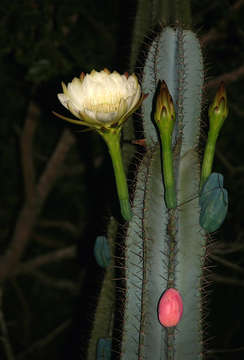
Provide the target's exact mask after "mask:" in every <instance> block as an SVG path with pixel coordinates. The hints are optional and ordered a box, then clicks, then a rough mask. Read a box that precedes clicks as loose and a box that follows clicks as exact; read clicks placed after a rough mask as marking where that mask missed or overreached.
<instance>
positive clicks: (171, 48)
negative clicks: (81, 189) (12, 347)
mask: <svg viewBox="0 0 244 360" xmlns="http://www.w3.org/2000/svg"><path fill="white" fill-rule="evenodd" d="M149 3H150V2H149V1H148V2H147V1H146V0H141V1H139V5H138V13H139V14H141V15H142V14H144V15H145V16H146V14H145V12H146V11H147V12H149V9H150V6H149ZM156 3H157V4H158V5H159V4H160V1H154V2H153V7H152V9H151V10H152V11H151V14H149V15H148V16H152V19H151V21H149V20H148V19H147V21H145V22H144V27H143V31H144V32H145V31H148V30H149V28H150V26H153V25H155V24H156V23H157V22H158V21H159V18H158V16H159V15H157V16H156V14H157V12H156V11H155V6H156V5H155V4H156ZM165 3H167V4H168V5H167V6H168V7H169V8H170V4H171V2H170V1H166V2H164V4H165ZM172 3H174V1H173V2H172ZM175 3H176V4H178V2H177V1H176V2H175ZM184 3H185V2H184ZM167 6H166V7H167ZM164 8H165V7H164ZM187 9H188V8H187ZM171 10H172V9H171ZM188 10H189V9H188ZM188 10H187V18H188V16H189V11H188ZM159 13H160V12H159ZM179 13H180V10H179V9H178V14H179ZM153 14H154V15H153ZM181 15H182V14H181ZM153 16H154V17H153ZM169 18H170V19H171V16H169ZM171 20H172V19H171ZM174 20H179V19H178V18H177V16H176V17H175V18H174ZM180 20H182V19H180ZM136 22H137V27H139V25H140V21H139V20H138V18H136ZM138 24H139V25H138ZM188 25H189V22H188ZM138 34H139V35H140V36H139V40H141V38H142V37H141V34H140V32H139V31H138V29H137V30H136V31H135V37H136V35H138ZM138 49H139V47H138V44H137V45H136V46H135V47H134V50H133V52H132V64H135V58H136V56H137V55H138V52H139V50H138ZM203 77H204V76H203V60H202V54H201V48H200V45H199V41H198V39H197V37H196V36H195V34H194V33H193V32H192V31H191V30H189V29H186V28H185V27H184V26H183V25H181V23H180V22H177V25H176V26H175V27H174V28H172V27H168V26H166V27H164V26H161V27H160V29H158V30H157V31H156V36H154V39H153V40H152V42H151V44H150V46H149V47H148V51H147V55H146V59H145V64H144V68H143V72H142V89H143V92H144V93H146V94H148V96H147V98H146V99H145V100H144V102H143V104H142V108H141V116H142V123H143V132H144V137H145V143H146V151H145V154H144V156H143V158H142V160H141V161H140V163H139V165H138V169H137V174H136V176H135V180H134V186H133V190H134V194H133V202H132V213H133V216H132V219H131V221H130V222H129V223H128V224H127V225H126V229H125V231H124V233H125V239H124V252H123V256H124V272H125V285H124V287H125V288H124V293H122V295H123V296H124V298H123V301H122V303H123V305H124V306H123V324H122V329H121V330H122V331H121V335H120V336H119V358H120V359H121V360H139V359H143V360H149V359H155V360H156V359H157V360H159V359H160V360H164V359H167V360H173V359H174V360H185V359H186V360H196V359H203V358H204V347H203V329H204V326H203V313H202V307H203V298H204V295H205V294H204V293H203V291H204V276H203V269H204V265H205V257H206V246H207V239H208V233H207V232H206V231H205V230H204V229H203V228H202V227H201V226H200V225H199V215H200V210H201V209H200V205H199V191H200V156H199V153H198V138H199V132H200V116H201V103H202V89H203ZM160 81H165V83H166V84H167V86H168V89H169V92H170V94H171V96H172V98H173V102H174V106H175V114H176V121H175V126H174V130H173V136H172V150H173V174H174V180H175V185H174V186H175V192H176V202H177V205H176V207H175V208H170V209H169V208H168V207H167V202H166V201H165V188H164V182H163V174H162V150H161V142H160V136H159V135H158V132H157V129H156V127H155V123H154V111H155V94H157V87H158V84H159V82H160ZM131 133H132V127H131V124H129V125H127V124H126V130H125V138H127V139H128V138H130V137H131ZM130 146H131V145H126V148H125V154H126V161H128V159H131V158H132V154H131V153H130V151H131V150H130V149H131V147H130ZM128 154H129V156H128ZM113 228H114V230H113V231H112V230H111V229H113ZM109 229H110V230H109V232H110V241H111V242H113V241H115V234H116V231H117V227H116V225H115V223H114V220H112V222H111V224H110V227H109ZM113 237H114V239H113ZM110 271H113V270H112V267H111V265H110V266H109V267H108V268H107V269H106V272H107V273H109V272H110ZM107 276H108V275H105V279H107ZM106 286H107V287H108V286H111V284H110V285H109V284H108V282H107V281H105V282H104V287H106ZM120 286H121V284H120ZM104 287H103V293H101V296H100V299H99V308H100V309H101V304H104V306H105V304H106V303H107V301H109V295H108V294H107V295H106V296H104ZM170 288H174V289H176V290H177V293H178V294H179V298H178V299H181V298H182V301H183V315H182V318H181V319H180V317H181V314H179V315H180V316H179V319H180V320H179V321H178V320H177V322H176V323H177V326H176V327H167V326H163V325H162V323H161V321H159V308H160V311H162V312H164V309H161V305H162V306H164V301H163V302H160V299H162V296H163V294H164V293H165V291H166V290H167V289H170ZM111 291H112V292H114V288H113V290H111ZM174 301H175V304H176V305H177V301H178V302H179V300H177V299H176V300H174ZM120 304H121V301H120ZM159 305H160V306H159ZM178 305H179V304H178ZM178 305H177V306H178ZM180 308H181V307H180ZM114 309H115V310H114ZM181 309H182V308H181ZM113 311H115V312H116V308H114V307H113ZM117 311H120V312H121V309H117ZM105 312H106V314H105ZM104 316H105V317H107V318H109V317H111V313H110V311H109V309H108V308H107V307H106V310H104ZM94 327H97V328H98V327H99V328H100V329H102V328H103V325H102V324H101V323H98V322H97V321H96V317H95V322H94ZM99 334H100V335H99V336H100V338H108V336H111V328H110V333H108V330H107V329H106V328H105V327H104V328H103V330H101V331H100V333H99ZM114 334H115V336H117V335H116V334H117V333H116V332H115V333H114ZM98 340H99V338H97V341H98ZM115 340H118V339H115ZM91 341H92V339H91ZM115 343H116V341H114V346H113V348H115V349H118V346H116V345H115ZM94 354H95V350H94V349H93V350H92V347H91V346H89V351H88V357H87V358H88V359H91V360H93V359H95V355H94Z"/></svg>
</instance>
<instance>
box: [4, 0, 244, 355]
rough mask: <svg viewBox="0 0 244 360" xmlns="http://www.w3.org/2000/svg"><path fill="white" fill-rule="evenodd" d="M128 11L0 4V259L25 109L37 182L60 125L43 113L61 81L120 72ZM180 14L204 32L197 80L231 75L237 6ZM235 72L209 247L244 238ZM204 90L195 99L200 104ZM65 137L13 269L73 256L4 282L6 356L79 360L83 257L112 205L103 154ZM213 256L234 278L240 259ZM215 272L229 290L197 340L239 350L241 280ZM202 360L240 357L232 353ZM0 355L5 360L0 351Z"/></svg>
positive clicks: (235, 65) (28, 0)
mask: <svg viewBox="0 0 244 360" xmlns="http://www.w3.org/2000/svg"><path fill="white" fill-rule="evenodd" d="M239 3H240V6H239V7H238V8H237V10H235V7H236V6H237V5H238V4H239ZM135 5H136V2H135V1H134V2H130V1H127V2H125V1H112V0H106V1H98V0H97V1H90V0H52V1H49V0H42V1H37V0H24V1H20V0H17V1H7V0H2V1H1V3H0V49H1V52H0V78H1V81H0V91H1V107H0V116H1V117H0V153H1V157H0V168H1V178H0V189H1V202H0V215H1V216H0V226H1V233H0V250H1V254H4V251H5V249H6V248H7V246H8V243H9V241H10V239H11V235H12V233H13V229H14V226H15V222H16V218H17V216H18V214H19V212H20V210H21V208H22V206H23V202H24V190H23V189H24V188H23V176H22V175H23V174H22V167H21V161H20V146H19V145H20V135H21V132H22V129H23V126H24V122H25V118H26V115H27V111H28V107H29V104H30V103H31V102H34V103H36V104H37V106H38V107H39V109H40V119H39V121H38V127H37V131H36V133H35V136H34V139H33V143H34V145H33V146H34V147H33V154H32V156H33V159H34V164H35V171H36V179H38V178H39V177H40V175H41V174H42V172H43V170H44V169H45V166H46V164H47V162H48V159H49V157H50V156H51V154H52V152H53V151H54V148H55V146H56V144H57V142H58V139H59V137H60V134H61V133H62V131H63V128H64V126H66V124H63V123H62V121H61V120H60V119H56V118H55V117H54V116H53V115H52V114H51V111H52V110H55V111H58V112H60V113H64V112H65V110H64V108H62V106H61V105H60V104H59V103H58V100H57V96H56V95H57V93H58V92H59V91H60V90H61V88H60V83H61V81H62V80H64V81H66V82H67V81H70V80H71V79H72V78H73V77H74V76H77V75H78V74H79V73H80V72H82V71H84V72H88V71H91V70H92V69H93V68H95V69H97V70H100V69H103V68H104V67H107V68H109V69H111V70H113V69H117V70H119V71H122V70H125V69H127V65H128V59H129V50H130V46H129V45H130V40H131V30H132V24H133V18H134V11H135ZM192 13H193V22H194V29H195V30H196V31H197V32H198V34H199V37H200V38H203V37H204V36H205V35H206V34H210V32H212V38H211V39H210V40H209V41H208V42H207V43H206V46H205V48H204V56H205V62H206V68H207V72H206V77H207V80H213V79H215V78H218V76H223V75H224V74H227V73H232V72H235V71H236V70H237V69H239V68H241V67H243V63H244V52H243V49H244V23H243V20H242V19H243V17H244V5H243V1H238V0H236V1H227V0H223V1H214V2H213V1H210V0H204V1H201V2H199V1H197V0H193V1H192ZM243 75H244V72H243V71H242V72H240V74H239V75H238V74H237V76H236V78H235V76H234V75H232V77H230V78H229V81H227V92H228V99H229V104H230V114H229V117H228V119H227V120H226V123H225V125H224V127H223V130H222V131H221V136H220V139H219V141H218V145H217V148H218V153H219V156H217V157H216V161H215V166H214V169H215V171H218V172H221V173H223V174H224V177H225V187H226V188H227V189H228V190H229V196H230V211H229V214H228V217H227V220H226V222H225V223H224V225H223V227H222V229H221V230H220V231H219V232H218V234H217V235H216V238H217V239H218V242H219V243H220V242H225V243H228V244H232V243H234V242H236V241H237V240H238V241H239V242H242V243H243V241H244V232H243V227H242V225H241V224H242V214H243V213H244V205H243V204H244V201H243V199H244V186H243V173H244V164H243V160H242V159H243V155H242V147H243V137H244V135H243V134H244V128H243V117H244V110H243V103H244V95H243V91H242V89H243V79H244V76H243ZM216 88H217V85H216V87H212V88H210V89H209V90H207V92H206V95H207V99H206V104H207V103H208V102H207V101H208V99H210V98H211V97H213V95H214V93H215V91H216ZM206 104H205V112H204V118H205V121H206V119H207V117H206V109H207V106H206ZM206 128H207V127H206V126H205V127H204V129H203V132H204V130H205V133H206ZM71 129H72V130H73V131H74V133H75V136H76V138H77V142H76V144H75V145H74V146H73V147H72V149H71V151H70V152H69V154H68V155H67V158H66V161H65V164H64V168H63V172H62V175H61V176H60V177H59V178H58V180H57V183H56V185H55V187H54V188H53V190H52V191H51V193H50V194H49V197H48V199H47V201H46V203H45V206H44V208H43V211H42V213H41V216H40V219H39V221H38V223H37V225H36V227H35V229H34V232H33V236H32V239H31V242H30V243H29V245H28V247H27V249H26V251H25V253H24V257H23V259H22V261H28V260H31V259H33V258H36V257H38V256H40V255H43V254H47V253H50V252H51V251H55V250H58V249H62V248H65V247H69V246H71V245H75V247H77V256H75V257H74V258H67V259H63V260H62V261H57V262H53V263H49V264H47V265H43V266H42V267H40V269H38V271H33V272H29V273H28V274H25V275H20V276H17V277H15V278H11V279H9V280H8V281H7V282H6V284H5V286H4V287H3V311H4V313H5V319H6V324H7V326H8V330H9V338H10V342H11V344H12V348H13V350H14V353H15V355H16V359H23V360H25V359H30V360H32V359H33V360H34V359H35V360H38V359H43V358H45V359H47V360H48V359H79V358H81V359H82V358H83V357H82V354H83V348H81V345H80V339H83V343H82V344H83V345H84V344H85V342H86V338H87V329H89V326H90V325H91V321H92V311H93V309H94V304H95V299H96V295H97V294H98V291H99V281H100V279H101V278H102V275H103V273H102V271H101V270H100V269H99V267H98V266H97V265H96V264H95V261H94V259H93V251H92V248H93V244H94V241H95V238H96V235H101V234H104V233H105V232H106V222H107V220H108V218H109V215H110V214H111V213H112V214H114V215H116V216H117V214H118V208H117V205H111V204H112V203H113V204H115V203H116V201H113V202H111V200H112V199H116V194H115V191H114V182H113V181H114V180H113V177H112V171H111V166H110V165H111V164H110V161H109V158H108V155H107V153H106V151H105V145H104V144H103V143H102V140H101V139H100V138H99V137H98V136H97V134H93V133H86V134H80V133H79V132H78V131H77V128H76V127H71ZM223 257H224V258H225V259H227V260H228V261H231V262H232V263H234V264H237V265H239V266H240V267H242V269H244V258H243V250H242V252H241V251H239V252H234V253H231V254H227V255H225V254H224V255H223ZM215 266H216V267H215V269H214V272H215V273H218V274H220V275H221V276H222V278H224V277H226V278H232V279H235V280H236V281H237V284H236V285H228V282H226V283H223V284H221V283H220V282H214V286H212V287H211V290H212V293H211V294H212V295H211V296H210V315H209V317H208V318H207V319H208V320H207V321H208V322H210V324H212V326H211V325H210V330H209V332H208V336H209V338H210V337H212V336H214V337H215V339H214V340H212V342H211V347H212V348H215V349H222V348H234V347H240V346H244V344H243V339H242V335H241V334H242V332H241V330H243V329H242V324H241V322H242V321H243V319H244V312H243V306H242V303H243V301H244V294H243V284H244V281H243V273H242V274H241V273H240V272H239V273H238V272H236V271H235V269H234V268H230V267H227V266H223V264H222V265H221V264H219V263H215ZM58 284H60V286H59V287H58ZM62 324H63V328H62V326H61V328H60V329H61V330H60V332H58V330H57V335H56V336H54V335H53V337H52V336H51V335H52V334H53V331H54V329H55V328H56V329H57V327H58V326H60V325H62ZM48 337H49V341H48V340H47V338H48ZM40 339H41V341H40ZM36 342H38V343H36ZM33 344H35V346H33ZM83 345H82V346H83ZM21 354H22V355H21ZM214 356H215V357H213V358H216V359H230V358H231V359H241V358H243V352H235V353H227V354H225V353H216V354H215V355H214ZM0 358H1V360H2V359H3V360H4V359H7V358H6V355H5V353H4V348H3V346H2V345H1V344H0ZM8 360H9V359H8Z"/></svg>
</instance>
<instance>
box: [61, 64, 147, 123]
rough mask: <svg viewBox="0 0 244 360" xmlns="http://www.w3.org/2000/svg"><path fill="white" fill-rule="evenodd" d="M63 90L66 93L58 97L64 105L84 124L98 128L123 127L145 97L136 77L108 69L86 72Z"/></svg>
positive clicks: (64, 86) (63, 85)
mask: <svg viewBox="0 0 244 360" xmlns="http://www.w3.org/2000/svg"><path fill="white" fill-rule="evenodd" d="M62 87H63V94H58V99H59V100H60V102H61V103H62V105H64V106H65V107H66V108H67V109H68V110H69V111H70V112H71V113H72V114H73V115H74V116H76V117H77V118H78V119H80V124H81V125H86V126H91V127H94V128H99V127H105V128H109V127H111V125H113V126H114V125H120V124H122V122H123V121H124V120H125V119H126V118H127V117H128V116H129V115H130V114H131V113H132V112H134V111H135V110H136V109H137V108H138V107H139V105H140V104H141V102H142V100H143V98H144V96H143V95H142V94H141V87H140V85H139V83H138V80H137V77H136V76H135V75H134V74H133V75H130V76H129V75H128V74H124V75H120V74H119V73H117V72H116V71H114V72H112V73H110V71H109V70H107V69H104V70H102V71H100V72H97V71H95V70H93V71H92V72H91V73H90V74H87V75H85V74H84V73H82V74H81V76H80V78H77V77H75V78H74V79H73V80H72V82H71V83H69V84H68V86H66V85H65V84H64V83H62ZM63 118H64V117H63ZM73 122H76V123H78V122H77V121H73Z"/></svg>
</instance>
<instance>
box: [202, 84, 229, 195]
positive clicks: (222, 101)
mask: <svg viewBox="0 0 244 360" xmlns="http://www.w3.org/2000/svg"><path fill="white" fill-rule="evenodd" d="M208 116H209V131H208V139H207V143H206V147H205V151H204V156H203V164H202V173H201V184H200V188H202V186H203V185H204V183H205V181H206V180H207V178H208V177H209V175H210V174H211V172H212V166H213V160H214V153H215V146H216V141H217V138H218V136H219V132H220V129H221V128H222V126H223V123H224V121H225V119H226V118H227V116H228V104H227V95H226V91H225V86H224V83H223V82H221V84H220V86H219V88H218V91H217V93H216V95H215V98H214V101H213V102H212V104H211V105H210V107H209V110H208Z"/></svg>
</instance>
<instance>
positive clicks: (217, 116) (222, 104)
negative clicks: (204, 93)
mask: <svg viewBox="0 0 244 360" xmlns="http://www.w3.org/2000/svg"><path fill="white" fill-rule="evenodd" d="M208 115H209V122H210V124H209V125H210V128H212V129H213V130H214V131H219V130H220V129H221V127H222V125H223V123H224V121H225V119H226V118H227V115H228V104H227V95H226V90H225V86H224V83H223V82H221V83H220V86H219V88H218V91H217V93H216V95H215V98H214V101H213V102H212V104H211V105H210V107H209V110H208Z"/></svg>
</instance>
